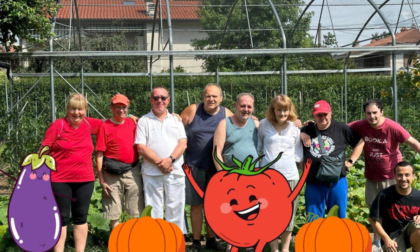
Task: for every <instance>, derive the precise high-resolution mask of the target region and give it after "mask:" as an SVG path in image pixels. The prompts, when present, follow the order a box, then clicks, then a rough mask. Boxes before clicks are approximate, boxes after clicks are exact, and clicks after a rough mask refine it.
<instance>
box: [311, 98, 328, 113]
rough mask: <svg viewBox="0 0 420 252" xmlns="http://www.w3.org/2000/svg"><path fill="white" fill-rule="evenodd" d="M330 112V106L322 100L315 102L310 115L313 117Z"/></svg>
mask: <svg viewBox="0 0 420 252" xmlns="http://www.w3.org/2000/svg"><path fill="white" fill-rule="evenodd" d="M330 112H331V107H330V104H328V102H326V101H324V100H320V101H317V102H315V104H314V109H313V111H312V114H313V115H317V114H328V113H330Z"/></svg>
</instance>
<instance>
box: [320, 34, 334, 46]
mask: <svg viewBox="0 0 420 252" xmlns="http://www.w3.org/2000/svg"><path fill="white" fill-rule="evenodd" d="M323 43H324V45H325V46H330V47H337V38H336V37H335V35H334V34H332V33H331V32H328V34H327V35H324V41H323Z"/></svg>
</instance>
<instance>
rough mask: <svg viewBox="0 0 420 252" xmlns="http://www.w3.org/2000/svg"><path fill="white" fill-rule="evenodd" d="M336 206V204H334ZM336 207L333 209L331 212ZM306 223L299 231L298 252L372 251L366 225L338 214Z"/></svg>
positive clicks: (297, 238)
mask: <svg viewBox="0 0 420 252" xmlns="http://www.w3.org/2000/svg"><path fill="white" fill-rule="evenodd" d="M334 207H336V206H334ZM334 210H335V209H331V211H330V214H331V213H333V212H334ZM330 214H329V217H327V218H325V219H324V218H319V219H317V220H315V221H314V222H310V223H306V224H305V225H304V226H303V227H302V228H301V229H300V230H299V232H298V233H297V235H296V242H295V251H296V252H330V251H331V252H333V251H334V252H336V251H340V252H370V251H371V249H372V240H371V237H370V234H369V232H368V230H367V229H366V227H365V226H363V225H362V224H360V223H357V222H354V221H352V220H349V219H340V218H338V217H336V216H331V215H332V214H331V215H330Z"/></svg>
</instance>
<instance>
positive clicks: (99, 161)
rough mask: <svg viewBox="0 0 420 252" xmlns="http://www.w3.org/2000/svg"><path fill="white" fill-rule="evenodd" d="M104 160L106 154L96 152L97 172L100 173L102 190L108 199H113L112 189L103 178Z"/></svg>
mask: <svg viewBox="0 0 420 252" xmlns="http://www.w3.org/2000/svg"><path fill="white" fill-rule="evenodd" d="M103 160H104V152H103V151H96V171H97V172H98V179H99V183H101V186H102V190H103V191H104V193H105V196H106V197H111V195H110V193H109V192H111V191H112V189H111V187H110V186H109V185H108V184H107V183H106V182H105V180H104V178H103V177H102V165H103Z"/></svg>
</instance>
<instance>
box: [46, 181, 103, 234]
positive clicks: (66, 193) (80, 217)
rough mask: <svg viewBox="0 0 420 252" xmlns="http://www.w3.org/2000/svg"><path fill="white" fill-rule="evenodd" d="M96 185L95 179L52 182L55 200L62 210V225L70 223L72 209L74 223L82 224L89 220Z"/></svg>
mask: <svg viewBox="0 0 420 252" xmlns="http://www.w3.org/2000/svg"><path fill="white" fill-rule="evenodd" d="M94 185H95V182H94V181H91V182H82V183H60V182H51V186H52V189H53V192H54V196H55V200H56V201H57V205H58V209H59V210H60V215H61V226H62V227H65V226H67V224H68V223H69V220H70V210H71V216H72V219H73V224H75V225H82V224H85V223H86V222H87V215H88V212H89V204H90V198H91V197H92V193H93V189H94Z"/></svg>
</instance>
